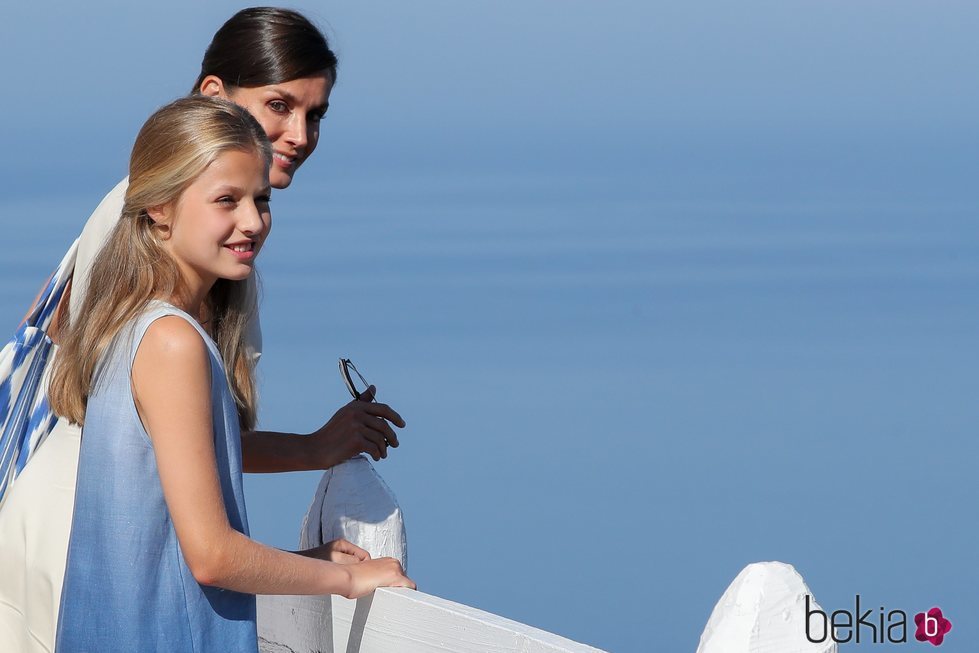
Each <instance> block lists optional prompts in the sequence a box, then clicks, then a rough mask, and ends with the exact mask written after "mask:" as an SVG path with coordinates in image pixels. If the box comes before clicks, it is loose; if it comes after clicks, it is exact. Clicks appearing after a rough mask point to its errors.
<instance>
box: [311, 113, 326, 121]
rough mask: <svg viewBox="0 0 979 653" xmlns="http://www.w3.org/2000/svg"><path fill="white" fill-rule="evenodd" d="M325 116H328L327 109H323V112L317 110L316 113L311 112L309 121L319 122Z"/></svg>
mask: <svg viewBox="0 0 979 653" xmlns="http://www.w3.org/2000/svg"><path fill="white" fill-rule="evenodd" d="M325 117H326V112H325V111H323V112H320V111H317V112H314V113H311V114H309V121H310V122H312V123H319V122H320V121H322V120H323V118H325Z"/></svg>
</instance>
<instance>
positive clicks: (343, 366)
mask: <svg viewBox="0 0 979 653" xmlns="http://www.w3.org/2000/svg"><path fill="white" fill-rule="evenodd" d="M351 370H353V373H354V374H356V375H357V378H354V377H352V376H351V375H350V371H351ZM340 376H342V377H343V382H344V383H345V384H346V386H347V390H349V391H350V394H351V396H352V397H353V398H354V399H360V398H362V397H363V395H364V393H365V392H367V388H369V387H370V383H368V382H367V379H365V378H364V375H363V374H361V373H360V372H359V371H358V370H357V367H356V366H355V365H354V364H353V363H352V362H351V361H350V359H349V358H341V359H340ZM369 401H374V397H373V396H372V397H371V398H370V400H369Z"/></svg>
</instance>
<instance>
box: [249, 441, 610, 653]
mask: <svg viewBox="0 0 979 653" xmlns="http://www.w3.org/2000/svg"><path fill="white" fill-rule="evenodd" d="M339 537H342V538H344V539H347V540H350V541H351V542H353V543H354V544H357V545H358V546H361V547H363V548H365V549H367V551H369V552H370V554H371V556H373V557H375V558H377V557H392V558H396V559H398V560H401V563H402V564H403V565H406V563H407V541H406V537H405V529H404V521H403V519H402V514H401V507H400V506H399V505H398V501H397V499H396V498H395V496H394V493H393V492H392V491H391V490H390V488H388V486H387V484H386V483H385V482H384V481H383V480H382V479H381V477H380V476H379V475H378V474H377V471H376V470H375V469H374V467H373V465H371V463H370V461H368V460H367V458H365V457H363V456H357V457H354V458H352V459H350V460H348V461H345V462H343V463H340V464H339V465H336V466H334V467H333V468H331V469H329V470H327V471H326V472H325V473H324V474H323V477H322V478H321V480H320V483H319V486H318V487H317V488H316V492H315V493H314V495H313V500H312V502H311V503H310V506H309V510H308V511H307V513H306V517H305V518H304V519H303V525H302V529H301V534H300V538H299V539H300V545H301V546H302V547H303V548H308V547H314V546H318V545H320V544H323V543H324V542H328V541H330V540H333V539H336V538H339ZM258 635H259V649H260V651H262V653H381V652H384V653H388V652H397V653H428V652H429V651H455V652H457V653H484V652H490V653H508V652H511V651H512V652H513V653H586V652H588V653H596V652H598V653H601V652H599V649H596V648H592V647H590V646H585V645H584V644H578V643H576V642H573V641H571V640H569V639H565V638H563V637H559V636H557V635H553V634H551V633H548V632H546V631H543V630H539V629H537V628H532V627H530V626H526V625H524V624H521V623H517V622H516V621H511V620H509V619H504V618H503V617H499V616H497V615H494V614H490V613H489V612H483V611H482V610H477V609H475V608H471V607H469V606H466V605H462V604H459V603H453V602H452V601H446V600H445V599H441V598H439V597H437V596H431V595H429V594H424V593H422V592H416V591H413V590H407V589H395V588H382V589H379V590H377V591H375V592H374V593H373V594H372V595H370V596H368V597H365V598H362V599H358V600H356V601H351V600H349V599H345V598H343V597H339V596H259V597H258Z"/></svg>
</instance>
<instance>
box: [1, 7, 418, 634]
mask: <svg viewBox="0 0 979 653" xmlns="http://www.w3.org/2000/svg"><path fill="white" fill-rule="evenodd" d="M336 76H337V57H336V55H335V53H334V52H333V51H332V50H331V48H330V46H329V43H328V42H327V40H326V38H325V37H324V36H323V34H322V33H321V32H320V31H319V30H318V29H317V28H316V26H315V25H313V24H312V23H311V22H310V21H309V20H307V19H306V18H305V17H304V16H302V15H301V14H299V13H297V12H295V11H291V10H288V9H280V8H275V7H253V8H249V9H243V10H241V11H239V12H238V13H236V14H235V15H234V16H232V17H231V18H230V19H228V21H227V22H226V23H225V24H224V25H222V26H221V28H220V29H219V30H218V31H217V32H216V33H215V34H214V38H213V39H212V41H211V43H210V45H209V46H208V47H207V51H206V53H205V54H204V57H203V60H202V62H201V68H200V72H199V74H197V77H196V81H195V82H194V84H193V93H195V94H200V95H211V96H216V97H221V98H225V99H230V100H232V101H233V102H235V103H236V104H239V105H241V106H243V107H245V108H246V109H248V110H249V112H250V113H251V114H252V115H253V116H254V117H255V118H256V119H257V120H258V122H259V124H261V125H262V127H263V129H264V130H265V133H266V135H267V136H268V139H269V141H270V142H271V143H272V149H273V151H274V152H276V153H277V156H276V155H273V156H274V160H273V162H272V167H271V169H270V171H269V182H270V185H271V186H272V187H273V188H275V189H285V188H287V187H289V186H290V184H291V183H292V181H293V179H294V178H295V175H296V174H297V171H298V169H299V167H300V166H301V165H303V164H304V162H305V161H306V160H307V159H308V158H309V157H310V156H312V155H313V152H314V150H316V149H317V142H318V140H319V136H320V121H321V120H322V119H323V118H324V116H325V113H326V109H327V107H328V105H329V102H330V97H331V92H332V88H333V82H334V81H335V80H336ZM189 81H190V80H188V82H189ZM126 191H127V180H125V179H123V180H122V181H121V182H120V183H119V184H118V185H117V186H116V187H115V188H113V189H112V191H111V192H110V193H109V194H108V195H106V197H105V199H103V200H102V202H101V204H99V206H98V208H96V210H95V212H94V213H93V214H92V217H91V218H90V219H89V220H88V223H87V224H86V225H85V229H84V231H83V232H82V235H81V238H80V241H79V247H78V258H77V260H76V263H75V267H74V277H73V280H72V292H71V295H70V300H64V301H62V302H61V308H63V309H66V310H64V312H63V313H64V314H67V315H68V318H69V320H70V317H71V316H72V315H78V314H81V311H82V308H81V307H82V304H83V302H84V301H85V299H86V294H85V289H86V287H87V279H88V277H89V273H90V269H91V264H92V261H93V260H94V259H95V257H96V256H97V254H98V253H99V252H100V251H101V249H102V247H103V245H104V244H105V242H106V239H107V237H108V235H109V233H110V232H111V231H112V229H113V228H114V227H115V225H116V223H117V222H118V220H119V216H120V214H121V212H122V207H123V200H124V197H125V195H126ZM290 192H291V191H290ZM69 307H70V310H68V309H69ZM261 345H262V342H261V333H260V329H259V328H258V319H257V316H256V318H255V319H254V320H252V322H251V323H250V324H249V326H248V328H247V329H246V349H247V350H248V351H249V355H250V356H251V357H252V358H257V357H258V354H259V353H260V352H261ZM68 351H69V345H68V343H66V342H64V341H62V342H60V347H59V349H58V355H59V356H60V355H63V354H65V353H66V352H68ZM392 425H395V426H398V427H402V426H404V420H402V419H401V417H400V415H398V414H397V413H396V412H395V411H393V410H392V409H391V408H390V407H387V406H384V405H382V404H377V403H369V402H366V401H351V402H350V403H348V404H346V405H344V406H343V407H341V408H340V409H339V410H338V411H337V412H336V414H334V415H333V417H332V418H331V419H330V420H329V421H327V422H326V423H325V424H324V425H323V426H322V427H321V428H319V429H317V430H316V431H314V432H313V433H312V434H310V435H305V434H293V433H273V432H266V431H254V430H246V431H244V432H243V433H242V442H241V446H242V459H243V466H244V469H245V471H246V472H282V471H291V470H308V469H326V468H329V467H331V466H333V465H335V464H337V463H339V462H341V461H344V460H347V459H349V458H350V457H351V456H353V455H355V454H358V453H361V452H364V453H367V454H369V455H371V456H372V457H373V458H374V459H375V460H377V459H379V458H384V457H385V456H386V455H387V448H388V446H389V445H390V446H397V444H398V438H397V435H396V434H395V432H394V430H393V429H392ZM80 442H81V430H80V429H79V428H78V426H77V425H75V424H71V423H70V422H69V421H68V420H67V419H60V420H58V422H57V424H56V425H55V427H54V430H53V431H52V432H51V433H50V435H48V437H47V439H46V440H44V442H43V444H42V445H41V446H40V447H39V448H38V450H37V453H36V454H35V455H34V456H33V457H32V458H31V460H30V462H29V464H28V465H27V466H26V467H25V468H24V471H23V473H22V474H21V475H20V476H19V477H18V479H17V482H16V483H15V484H14V485H13V486H12V487H10V489H9V490H8V491H7V493H6V495H5V498H4V500H3V503H2V504H0V561H2V566H0V652H3V651H8V650H9V651H20V652H22V653H51V651H53V650H54V636H55V625H56V624H57V621H58V609H59V606H60V598H61V586H62V579H63V576H64V570H65V555H66V552H67V549H68V535H69V528H70V524H71V520H72V510H73V508H74V500H75V473H76V469H77V467H78V456H79V446H80Z"/></svg>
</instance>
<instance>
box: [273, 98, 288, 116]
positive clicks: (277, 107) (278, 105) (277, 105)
mask: <svg viewBox="0 0 979 653" xmlns="http://www.w3.org/2000/svg"><path fill="white" fill-rule="evenodd" d="M269 109H272V111H275V112H276V113H285V112H286V111H288V110H289V105H288V104H286V103H285V102H283V101H282V100H272V101H271V102H269Z"/></svg>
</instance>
